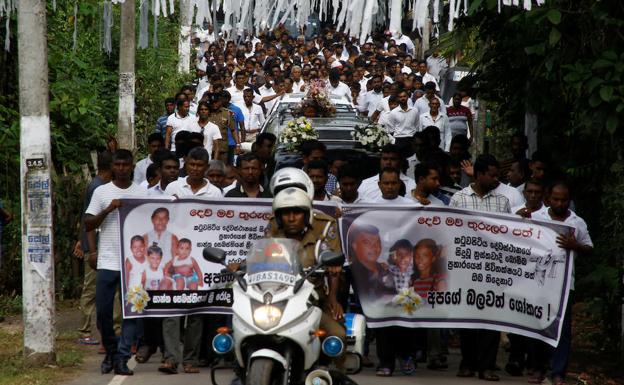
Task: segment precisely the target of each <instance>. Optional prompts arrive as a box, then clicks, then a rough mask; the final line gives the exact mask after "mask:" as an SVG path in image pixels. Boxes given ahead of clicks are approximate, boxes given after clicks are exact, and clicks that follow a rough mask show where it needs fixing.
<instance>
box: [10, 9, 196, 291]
mask: <svg viewBox="0 0 624 385" xmlns="http://www.w3.org/2000/svg"><path fill="white" fill-rule="evenodd" d="M137 9H138V7H137ZM47 16H48V52H47V55H48V68H49V92H50V126H51V127H50V128H51V140H52V159H53V166H54V169H53V175H52V181H53V194H54V195H53V205H54V206H53V209H54V222H53V223H54V233H55V240H54V242H55V249H54V257H55V261H56V262H57V264H56V277H57V282H56V285H57V293H58V294H59V295H60V296H61V297H73V296H76V295H77V294H79V293H80V288H81V276H80V271H81V269H80V267H81V266H80V264H79V263H78V261H77V260H76V259H75V258H74V257H72V250H73V247H74V244H75V242H76V240H77V238H78V223H79V219H80V216H81V212H82V195H83V191H84V188H85V186H86V183H87V178H85V177H86V176H87V174H88V172H84V171H83V170H88V169H89V167H90V165H91V152H92V151H94V150H98V149H104V148H105V147H104V146H105V143H106V139H107V138H108V137H109V136H114V135H115V133H116V130H117V98H118V96H117V95H118V94H117V85H118V73H117V72H118V62H119V60H118V48H119V21H118V20H119V7H118V6H116V7H114V18H115V21H114V23H113V29H112V38H113V41H112V46H113V52H112V53H111V55H110V56H109V55H107V54H105V53H104V52H102V51H101V50H100V46H101V42H102V38H103V37H102V36H101V35H100V34H101V25H102V6H101V4H100V2H99V1H98V0H81V1H80V2H79V10H78V20H77V25H78V30H77V40H76V47H75V50H74V49H73V38H72V36H73V32H74V3H73V2H57V7H56V10H52V5H51V3H49V4H48V15H47ZM138 16H139V15H138V12H137V31H138V25H139V21H138ZM11 23H12V25H11V27H12V28H11V29H12V30H13V31H15V30H16V26H15V20H12V21H11ZM150 27H151V26H150ZM3 34H4V28H0V41H4V35H3ZM137 34H138V32H137ZM151 36H152V33H151V31H150V38H151ZM177 36H178V23H177V21H176V20H175V19H174V18H167V19H165V18H161V19H160V20H159V29H158V39H159V46H160V47H161V48H148V49H146V50H138V51H137V56H136V79H137V82H136V129H137V130H136V132H137V143H139V149H138V150H139V151H138V152H139V154H141V153H142V152H143V153H144V151H141V150H142V149H143V148H144V142H145V138H146V137H147V134H149V133H151V132H152V131H153V130H154V126H155V122H156V119H157V118H158V117H159V116H160V115H161V114H162V113H163V101H164V99H165V98H166V97H168V96H173V95H174V94H175V92H176V91H177V90H178V89H179V88H180V86H181V85H182V84H184V82H185V81H188V80H190V79H189V78H188V77H186V78H184V77H180V76H179V75H177V70H176V67H177ZM15 38H16V36H14V35H12V36H11V47H12V50H13V51H12V52H10V53H9V54H5V53H1V54H0V66H2V68H3V69H6V71H3V72H2V73H0V149H1V150H2V151H0V165H1V166H0V167H1V171H0V198H1V199H2V201H3V203H4V205H5V207H6V208H7V209H9V210H10V211H11V212H13V213H14V215H15V216H16V219H15V220H14V221H13V222H12V223H10V224H9V225H8V226H7V227H6V228H5V229H4V234H3V236H2V238H3V243H4V246H5V247H4V248H3V250H2V253H3V258H2V268H1V269H0V293H12V292H14V291H18V292H19V290H20V287H21V235H20V224H19V222H20V221H19V215H20V207H19V204H20V202H19V198H18V197H19V196H20V187H19V183H16V181H19V178H20V175H19V169H20V167H19V166H20V164H19V162H20V160H19V113H18V105H17V104H18V93H17V87H16V85H17V83H18V78H17V68H18V66H17V53H16V47H17V40H16V39H15ZM42 60H45V56H43V55H42ZM139 154H138V157H141V155H139ZM85 166H86V168H85Z"/></svg>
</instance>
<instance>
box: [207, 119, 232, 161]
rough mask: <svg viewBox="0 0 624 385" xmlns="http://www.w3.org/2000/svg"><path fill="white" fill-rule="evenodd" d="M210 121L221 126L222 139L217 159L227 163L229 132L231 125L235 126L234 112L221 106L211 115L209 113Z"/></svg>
mask: <svg viewBox="0 0 624 385" xmlns="http://www.w3.org/2000/svg"><path fill="white" fill-rule="evenodd" d="M208 121H209V122H210V123H214V124H216V125H217V127H219V131H220V132H221V140H220V141H219V149H218V158H217V159H218V160H220V161H222V162H224V163H226V164H227V155H228V132H230V127H234V118H232V113H231V112H230V111H229V110H227V109H225V108H220V109H219V110H218V111H215V112H211V113H210V115H208Z"/></svg>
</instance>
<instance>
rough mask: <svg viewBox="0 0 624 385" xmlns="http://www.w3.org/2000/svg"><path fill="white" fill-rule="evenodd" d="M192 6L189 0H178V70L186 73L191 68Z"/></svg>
mask: <svg viewBox="0 0 624 385" xmlns="http://www.w3.org/2000/svg"><path fill="white" fill-rule="evenodd" d="M192 10H193V8H192V7H191V1H190V0H180V40H179V41H178V72H179V73H182V74H188V73H189V72H190V70H191V18H192V17H193V15H192Z"/></svg>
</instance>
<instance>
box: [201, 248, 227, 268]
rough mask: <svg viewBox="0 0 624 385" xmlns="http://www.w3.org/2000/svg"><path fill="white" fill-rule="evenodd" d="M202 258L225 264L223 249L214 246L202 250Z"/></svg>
mask: <svg viewBox="0 0 624 385" xmlns="http://www.w3.org/2000/svg"><path fill="white" fill-rule="evenodd" d="M203 256H204V259H205V260H206V261H208V262H212V263H218V264H219V265H225V251H223V250H221V249H217V248H215V247H206V248H204V252H203Z"/></svg>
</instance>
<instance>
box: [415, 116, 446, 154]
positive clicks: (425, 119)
mask: <svg viewBox="0 0 624 385" xmlns="http://www.w3.org/2000/svg"><path fill="white" fill-rule="evenodd" d="M429 126H436V127H438V128H439V129H440V148H441V149H443V150H444V151H449V149H450V148H451V139H453V133H452V132H451V127H450V126H449V121H448V117H447V116H446V115H445V114H443V113H442V112H439V113H438V116H436V117H435V119H434V118H433V117H432V116H431V113H429V112H425V113H424V114H422V115H420V129H419V131H422V130H424V129H425V128H427V127H429Z"/></svg>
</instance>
